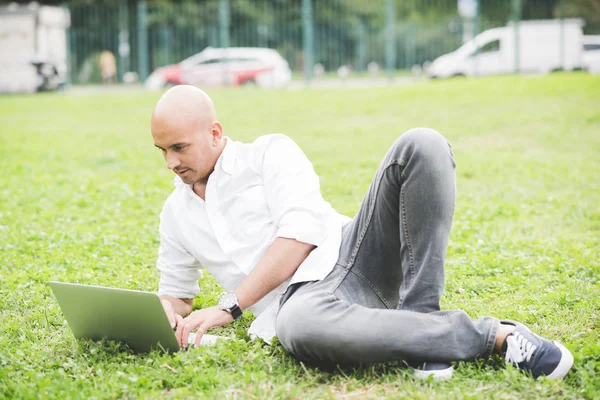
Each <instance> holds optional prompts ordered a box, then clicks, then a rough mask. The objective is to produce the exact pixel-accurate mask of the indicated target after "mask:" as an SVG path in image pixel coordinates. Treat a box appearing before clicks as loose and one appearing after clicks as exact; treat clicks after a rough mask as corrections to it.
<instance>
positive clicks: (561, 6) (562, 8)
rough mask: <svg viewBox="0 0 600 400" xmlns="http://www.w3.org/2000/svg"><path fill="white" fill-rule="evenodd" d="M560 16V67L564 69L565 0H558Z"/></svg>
mask: <svg viewBox="0 0 600 400" xmlns="http://www.w3.org/2000/svg"><path fill="white" fill-rule="evenodd" d="M558 17H559V18H560V67H561V68H562V70H563V71H564V70H565V20H564V18H565V0H560V3H559V7H558Z"/></svg>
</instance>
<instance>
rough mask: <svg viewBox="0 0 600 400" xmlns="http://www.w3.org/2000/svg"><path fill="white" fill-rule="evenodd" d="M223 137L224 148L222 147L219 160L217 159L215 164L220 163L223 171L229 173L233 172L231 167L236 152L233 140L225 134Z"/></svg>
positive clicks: (233, 163)
mask: <svg viewBox="0 0 600 400" xmlns="http://www.w3.org/2000/svg"><path fill="white" fill-rule="evenodd" d="M224 139H226V142H225V148H224V149H223V152H222V153H221V156H220V157H219V160H217V165H220V166H221V169H222V170H223V171H224V172H226V173H228V174H229V175H231V174H233V167H234V165H235V159H236V155H237V154H236V151H235V144H234V143H233V141H232V140H231V139H229V138H228V137H227V136H225V137H224Z"/></svg>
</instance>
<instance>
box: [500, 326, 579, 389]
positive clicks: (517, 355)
mask: <svg viewBox="0 0 600 400" xmlns="http://www.w3.org/2000/svg"><path fill="white" fill-rule="evenodd" d="M501 323H502V324H505V325H514V326H515V327H516V329H515V330H514V331H513V332H512V333H510V334H508V336H507V337H506V339H505V341H504V344H503V345H502V354H504V358H505V360H506V362H507V363H510V364H513V365H514V366H516V367H517V368H519V369H522V370H523V371H525V372H529V373H531V375H532V376H533V377H534V378H537V377H539V376H546V377H548V378H550V379H562V378H564V377H565V375H567V373H568V372H569V370H570V369H571V367H572V366H573V355H572V354H571V352H570V351H569V350H568V349H567V348H566V347H565V346H563V345H562V344H560V343H558V342H556V341H553V342H551V341H549V340H546V339H544V338H543V337H540V336H538V335H536V334H535V333H532V332H531V331H530V330H529V329H528V328H527V327H526V326H525V325H523V324H520V323H518V322H514V321H501Z"/></svg>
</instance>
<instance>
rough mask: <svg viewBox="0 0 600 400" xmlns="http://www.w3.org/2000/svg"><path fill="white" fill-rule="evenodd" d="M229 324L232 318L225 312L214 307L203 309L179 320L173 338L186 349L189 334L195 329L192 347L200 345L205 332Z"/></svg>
mask: <svg viewBox="0 0 600 400" xmlns="http://www.w3.org/2000/svg"><path fill="white" fill-rule="evenodd" d="M230 322H233V316H232V315H231V314H230V313H228V312H227V311H223V310H219V308H218V307H216V306H214V307H210V308H204V309H202V310H197V311H194V312H193V313H191V314H190V315H188V316H187V317H185V318H183V319H181V321H179V322H177V331H176V332H175V336H176V337H177V342H178V343H179V345H180V346H181V347H187V346H188V336H189V335H190V332H192V331H193V330H195V329H197V330H196V339H195V340H194V346H198V345H200V340H201V339H202V335H204V334H205V333H206V331H207V330H209V329H210V328H216V327H219V326H223V325H227V324H229V323H230Z"/></svg>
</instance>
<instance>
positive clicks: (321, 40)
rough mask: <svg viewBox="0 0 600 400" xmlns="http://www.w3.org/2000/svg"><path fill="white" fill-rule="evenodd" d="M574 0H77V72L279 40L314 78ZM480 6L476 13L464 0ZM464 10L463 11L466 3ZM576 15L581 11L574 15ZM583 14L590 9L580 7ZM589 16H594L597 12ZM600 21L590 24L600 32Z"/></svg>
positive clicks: (142, 69)
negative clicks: (111, 60) (102, 61)
mask: <svg viewBox="0 0 600 400" xmlns="http://www.w3.org/2000/svg"><path fill="white" fill-rule="evenodd" d="M590 1H593V0H590ZM565 2H566V10H567V11H569V0H458V2H457V0H327V1H324V0H323V1H319V0H204V1H192V0H183V1H165V0H162V1H148V2H145V1H137V0H128V1H122V2H115V1H96V2H94V3H93V4H87V3H74V4H72V5H70V6H69V8H70V12H71V28H70V32H69V40H70V62H69V63H70V78H71V81H72V82H75V83H81V82H94V81H97V80H99V79H100V78H99V73H97V72H96V71H95V69H94V67H93V66H94V65H96V60H97V59H98V57H99V56H100V53H101V52H103V51H109V52H111V53H112V54H114V55H115V57H116V65H117V71H118V79H119V80H123V77H124V76H125V73H126V72H128V71H134V72H136V73H137V74H138V76H139V78H140V80H144V79H145V78H146V77H147V76H148V74H149V73H150V72H151V71H152V70H154V69H155V68H157V67H160V66H164V65H168V64H172V63H176V62H179V61H181V60H183V59H184V58H186V57H189V56H191V55H193V54H196V53H198V52H199V51H201V50H202V49H204V48H205V47H208V46H212V47H270V48H273V49H276V50H277V51H278V52H279V53H280V54H281V55H282V56H283V57H284V58H285V59H286V60H287V61H288V63H289V64H290V67H291V69H292V70H293V71H296V72H300V73H303V74H304V76H305V78H306V79H310V77H311V74H312V71H313V66H314V65H316V64H321V65H322V66H323V68H324V69H325V70H326V71H334V70H336V69H338V68H339V67H340V66H342V65H346V66H348V67H350V68H352V70H354V71H364V70H365V69H366V68H367V65H368V64H369V63H376V64H377V65H379V66H380V67H381V68H382V69H383V68H385V69H386V70H387V71H388V73H390V74H391V73H393V71H397V70H401V69H410V68H411V67H413V66H414V65H420V64H423V63H424V62H427V61H431V60H433V59H434V58H436V57H437V56H439V55H441V54H444V53H447V52H450V51H452V50H455V49H456V48H458V47H459V46H460V45H461V44H462V43H463V42H464V40H465V39H466V38H469V37H472V36H473V35H474V34H476V33H477V32H481V31H482V30H485V29H489V28H491V27H496V26H504V25H506V24H507V22H508V21H511V20H521V19H548V18H561V17H562V16H563V14H564V12H565ZM459 4H462V5H463V6H464V5H467V6H472V5H473V4H475V5H476V6H478V7H476V13H475V14H474V15H473V16H472V18H469V17H465V15H464V13H463V15H462V16H461V14H460V13H459V7H458V5H459ZM463 11H464V10H463ZM569 16H573V15H569ZM581 17H589V16H586V15H581ZM588 19H589V18H588ZM597 20H598V19H593V18H592V20H591V23H588V24H587V26H586V30H588V31H591V32H592V33H595V32H600V25H599V24H597V23H595V22H594V21H597Z"/></svg>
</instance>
